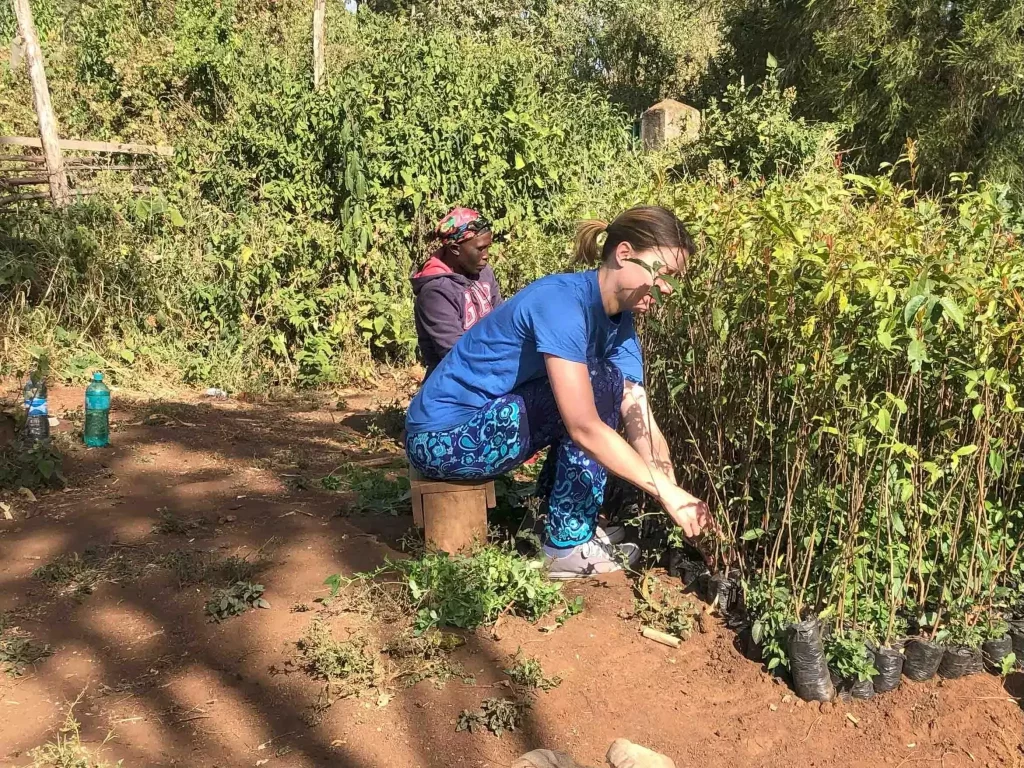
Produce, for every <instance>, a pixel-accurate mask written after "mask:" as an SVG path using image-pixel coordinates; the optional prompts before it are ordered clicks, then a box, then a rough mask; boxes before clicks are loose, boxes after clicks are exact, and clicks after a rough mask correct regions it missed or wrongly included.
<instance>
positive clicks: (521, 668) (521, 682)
mask: <svg viewBox="0 0 1024 768" xmlns="http://www.w3.org/2000/svg"><path fill="white" fill-rule="evenodd" d="M505 674H506V675H508V679H509V680H511V681H512V682H513V683H515V684H516V685H518V686H521V687H523V688H529V689H532V690H541V691H550V690H552V689H554V688H557V687H558V686H560V685H561V684H562V678H560V677H557V676H556V677H545V676H544V669H543V668H542V667H541V665H540V662H539V661H538V660H537V659H534V658H531V657H529V656H524V655H523V651H522V649H521V648H520V649H518V650H517V651H516V655H515V656H513V657H512V666H510V667H509V668H508V669H506V670H505Z"/></svg>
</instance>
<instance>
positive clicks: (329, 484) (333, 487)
mask: <svg viewBox="0 0 1024 768" xmlns="http://www.w3.org/2000/svg"><path fill="white" fill-rule="evenodd" d="M320 485H321V486H323V489H324V490H325V491H337V490H339V489H340V488H341V486H342V482H341V478H340V477H338V476H337V475H326V476H325V477H321V478H320Z"/></svg>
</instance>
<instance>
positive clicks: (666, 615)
mask: <svg viewBox="0 0 1024 768" xmlns="http://www.w3.org/2000/svg"><path fill="white" fill-rule="evenodd" d="M637 593H638V594H637V599H636V601H635V613H636V617H637V618H638V619H639V620H640V622H641V623H642V624H644V625H646V626H649V627H652V628H653V629H657V630H659V631H661V632H667V633H668V634H670V635H674V636H675V637H678V638H681V639H683V640H685V639H686V638H688V637H689V636H690V635H691V634H692V633H693V628H694V625H695V624H696V622H697V618H696V617H697V616H698V615H699V609H698V608H697V606H696V605H695V604H694V603H693V602H692V601H691V600H690V599H689V598H688V597H686V596H685V595H684V594H683V591H682V588H681V587H676V588H667V587H663V586H662V585H661V583H660V582H659V581H658V579H656V578H655V577H653V576H651V575H650V573H649V572H647V573H645V574H644V577H643V578H642V579H641V580H640V582H639V586H638V587H637Z"/></svg>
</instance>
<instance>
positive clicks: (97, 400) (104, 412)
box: [83, 371, 110, 448]
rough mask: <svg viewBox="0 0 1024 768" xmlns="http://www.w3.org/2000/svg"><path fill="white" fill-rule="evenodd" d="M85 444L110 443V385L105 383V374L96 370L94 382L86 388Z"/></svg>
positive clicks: (97, 445)
mask: <svg viewBox="0 0 1024 768" xmlns="http://www.w3.org/2000/svg"><path fill="white" fill-rule="evenodd" d="M83 436H84V438H85V444H86V445H87V446H89V447H90V448H105V447H106V446H107V445H109V444H110V387H108V386H107V385H106V384H104V383H103V374H102V373H101V372H99V371H96V373H94V374H93V375H92V384H90V385H89V386H88V387H86V388H85V430H84V435H83Z"/></svg>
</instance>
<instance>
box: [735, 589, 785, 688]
mask: <svg viewBox="0 0 1024 768" xmlns="http://www.w3.org/2000/svg"><path fill="white" fill-rule="evenodd" d="M743 592H744V602H745V604H746V606H747V612H748V613H749V615H750V616H751V617H752V618H753V624H752V625H751V627H750V633H751V639H752V640H753V641H754V642H755V643H757V645H759V646H760V648H761V658H763V659H764V663H765V666H766V668H767V669H768V671H769V672H771V671H773V670H775V669H777V668H779V667H781V668H783V669H789V656H788V655H787V654H786V639H785V631H786V627H788V626H789V625H790V624H791V623H792V622H793V621H794V620H795V618H796V617H795V616H794V615H793V609H792V605H793V602H792V600H793V598H792V595H791V594H790V592H789V590H788V589H787V588H786V587H785V586H783V585H782V579H781V577H777V578H776V579H775V580H774V582H773V583H766V582H763V581H756V582H753V583H748V582H744V583H743Z"/></svg>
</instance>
